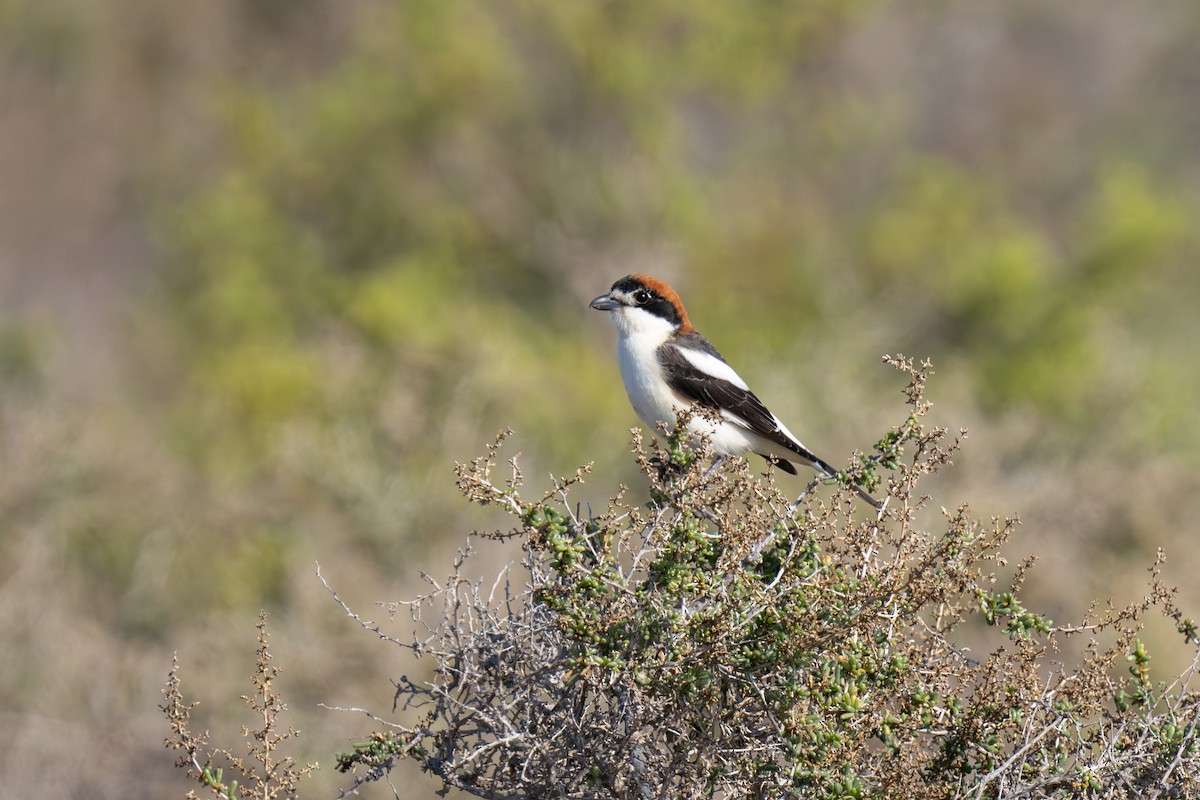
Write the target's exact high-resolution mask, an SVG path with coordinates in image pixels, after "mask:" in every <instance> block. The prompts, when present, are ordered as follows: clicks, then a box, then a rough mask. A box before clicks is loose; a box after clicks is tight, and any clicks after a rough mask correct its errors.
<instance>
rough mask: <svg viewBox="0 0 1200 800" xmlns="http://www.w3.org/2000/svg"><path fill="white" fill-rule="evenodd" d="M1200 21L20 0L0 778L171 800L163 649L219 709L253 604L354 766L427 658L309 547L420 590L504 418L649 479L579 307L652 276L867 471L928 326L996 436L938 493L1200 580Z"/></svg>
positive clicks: (868, 6) (316, 722)
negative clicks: (389, 641)
mask: <svg viewBox="0 0 1200 800" xmlns="http://www.w3.org/2000/svg"><path fill="white" fill-rule="evenodd" d="M1198 39H1200V7H1198V6H1196V5H1195V4H1192V3H1186V2H1161V3H1156V4H1152V5H1132V4H1126V3H1117V2H1101V3H1095V4H1086V6H1084V5H1080V6H1078V7H1076V5H1075V4H1062V3H1059V4H1045V3H1040V2H1035V1H1034V0H1008V1H1007V2H995V3H989V4H983V3H957V4H956V3H944V2H937V1H936V0H916V2H911V3H904V4H900V3H886V2H871V1H870V0H858V1H857V2H845V1H844V0H807V1H806V2H800V3H790V4H789V3H772V2H757V1H756V2H750V3H737V4H735V3H725V2H716V3H694V2H683V0H653V1H652V2H646V1H645V0H641V1H640V2H627V1H625V0H612V1H611V2H562V0H514V2H502V3H495V2H483V0H436V1H435V2H434V1H431V0H412V2H370V1H369V0H260V1H258V2H238V1H237V0H209V1H208V2H205V3H195V4H185V3H158V2H153V1H152V0H117V1H116V2H110V3H94V2H91V0H0V99H2V102H3V107H4V109H5V111H4V114H3V115H2V117H0V314H2V317H0V774H3V775H4V776H5V780H4V781H3V784H2V788H0V795H2V796H4V797H31V796H38V797H48V798H55V797H76V796H87V797H90V798H106V797H118V796H120V797H122V798H129V797H160V796H166V795H169V794H175V795H176V796H179V795H181V794H182V792H183V790H184V787H183V785H182V776H181V775H174V774H172V772H171V770H170V759H171V757H170V755H169V754H168V753H166V752H164V751H162V750H161V749H160V744H159V743H160V741H161V737H162V735H163V733H164V723H163V721H162V720H161V719H160V718H159V715H158V712H157V710H156V705H157V703H158V702H159V697H158V690H159V688H160V687H161V684H162V681H163V680H164V678H165V675H166V671H167V668H168V666H169V662H170V656H171V653H172V651H178V653H179V656H180V659H181V661H182V663H183V678H184V681H185V684H184V690H185V692H187V693H189V694H190V695H191V696H195V697H199V698H201V699H203V700H204V701H205V704H204V705H203V706H202V707H201V708H200V710H199V712H198V713H200V714H202V715H207V719H208V724H209V726H210V727H211V728H212V729H213V731H214V733H215V734H218V735H220V734H222V733H231V732H235V731H236V725H237V724H238V723H239V722H242V721H246V720H245V718H244V714H243V713H242V712H243V710H244V709H242V708H241V707H240V706H239V704H238V701H237V695H238V694H240V693H243V692H244V691H245V690H246V687H247V686H248V683H247V676H248V675H249V672H250V669H251V666H252V657H251V652H252V647H253V621H254V619H255V615H256V614H257V611H258V609H259V608H265V609H267V610H268V611H270V612H271V613H272V614H273V618H272V622H271V627H272V630H273V631H274V632H275V648H274V649H275V655H276V659H277V663H279V664H280V665H281V666H283V668H284V670H285V672H284V675H283V678H282V681H281V683H280V688H281V689H282V691H283V692H284V693H285V694H286V695H288V696H289V697H290V700H291V705H292V708H293V711H294V712H295V716H294V719H293V722H294V723H295V724H296V726H297V727H299V728H302V729H303V730H304V731H305V733H306V735H305V737H304V738H303V739H302V740H301V742H302V743H303V746H304V747H306V748H308V749H307V750H306V751H305V752H302V753H299V754H298V755H299V756H300V757H301V760H313V759H317V760H320V761H322V762H323V763H324V764H325V765H326V766H328V764H329V763H330V761H331V758H330V756H331V754H332V753H333V752H334V751H335V750H338V749H345V743H346V741H347V739H348V737H352V736H354V735H355V733H358V732H362V731H365V730H367V729H368V728H369V727H370V725H369V724H368V723H367V721H366V720H364V719H361V718H358V717H353V716H351V715H344V714H336V713H334V712H330V711H325V710H322V709H319V708H317V707H316V703H318V702H326V703H330V704H335V705H343V706H355V705H370V706H372V707H375V708H380V707H383V706H384V705H386V694H387V688H388V684H387V682H386V678H387V677H388V676H389V675H394V674H398V673H399V672H400V671H402V670H410V669H419V666H417V667H413V666H412V665H396V664H394V663H386V662H381V661H380V658H381V657H382V656H383V655H385V653H384V652H383V651H382V650H379V649H377V648H374V647H373V646H372V642H371V641H369V640H367V637H365V636H363V635H361V633H360V632H359V631H357V629H355V628H354V627H352V626H351V625H350V624H349V623H348V622H347V621H346V620H345V619H344V618H342V617H339V614H338V610H337V608H336V607H335V606H334V605H333V604H332V603H330V602H329V600H328V598H327V596H326V595H325V593H324V589H323V588H321V586H320V584H319V583H318V582H317V580H316V578H315V577H314V569H313V564H314V562H315V561H319V562H320V563H321V565H322V570H323V572H324V574H325V575H326V577H327V578H328V579H329V580H330V581H331V583H333V584H334V586H335V587H337V588H338V589H339V591H341V593H342V594H343V596H344V598H345V599H346V600H347V601H348V602H350V603H351V604H353V605H355V606H357V607H359V608H360V609H361V610H362V611H363V612H364V613H376V612H377V613H378V614H379V615H384V613H385V612H384V611H382V610H379V609H375V608H374V607H373V606H372V605H371V604H372V603H374V602H376V601H386V600H394V599H401V598H405V597H409V596H412V595H413V594H414V593H415V592H417V591H419V587H420V573H421V571H422V570H424V571H428V572H430V573H432V574H434V575H439V574H441V572H442V570H443V568H444V565H446V563H447V559H448V556H449V554H450V553H452V552H453V551H454V549H455V548H457V547H459V546H461V545H462V544H463V542H464V540H465V535H466V533H467V532H468V531H469V530H472V529H475V528H486V527H487V526H488V525H489V524H492V523H493V522H495V521H496V520H495V519H494V518H491V517H488V516H486V515H484V514H483V513H482V512H480V511H479V510H478V509H475V508H472V507H468V506H466V505H465V504H464V503H463V502H461V501H459V500H457V499H456V496H455V493H454V491H453V486H452V480H451V471H450V467H451V466H452V462H453V461H454V460H460V461H461V460H466V459H469V458H471V457H474V456H475V455H477V454H479V452H480V451H481V450H482V446H483V444H484V443H485V442H486V441H489V440H490V439H491V437H492V435H493V434H494V433H495V431H496V430H497V429H499V428H500V427H503V426H507V425H511V426H513V427H514V428H515V429H516V430H517V435H516V438H515V441H516V443H517V445H516V446H517V447H518V448H519V449H521V450H523V451H524V459H525V461H524V464H525V468H526V473H527V475H529V476H530V478H531V482H532V483H534V484H535V485H536V484H537V483H538V482H539V481H541V480H542V476H545V475H546V474H547V473H549V472H554V473H566V472H571V471H573V470H574V468H575V466H577V465H578V464H580V463H584V462H587V461H592V460H594V461H595V462H596V465H597V466H596V473H595V476H594V478H593V479H591V481H590V484H589V485H590V486H591V487H592V488H591V491H593V492H594V493H595V497H596V498H597V499H600V498H603V497H606V496H607V495H609V494H610V493H612V492H613V491H614V489H615V486H616V485H617V483H618V482H620V481H621V480H633V478H634V475H635V471H634V469H633V467H632V464H631V462H630V459H629V458H628V455H627V452H626V444H627V441H628V434H627V429H628V428H629V427H630V426H631V425H632V424H634V423H635V419H634V417H633V415H632V412H630V411H629V409H628V406H627V404H626V401H625V398H624V395H623V392H622V391H621V389H620V385H619V379H618V377H617V373H616V367H615V364H614V362H613V358H612V355H611V348H612V339H613V334H612V331H611V330H610V328H609V326H608V324H607V322H606V321H605V320H604V319H603V318H602V317H601V316H600V315H598V314H593V313H591V312H589V311H587V309H586V303H587V300H588V299H590V298H591V297H593V296H595V295H597V294H599V293H601V292H602V291H603V290H605V289H606V288H607V286H608V285H609V284H610V283H611V282H612V281H613V280H614V279H615V278H617V277H620V276H621V275H623V274H625V273H627V272H632V271H646V272H651V273H653V274H656V275H659V276H661V277H664V278H666V279H668V280H669V281H671V282H672V283H673V284H674V285H675V286H676V288H678V289H679V290H680V292H681V294H682V295H683V297H684V298H685V300H686V301H687V303H688V307H689V309H690V311H691V312H692V314H693V316H694V318H695V320H696V321H697V322H698V323H699V324H700V327H701V329H702V330H703V331H704V332H705V333H706V334H708V335H709V336H710V338H712V339H713V340H714V341H715V342H716V343H717V344H718V346H719V347H721V349H722V350H723V352H724V353H725V354H726V356H727V357H729V358H730V360H731V361H733V362H734V363H736V364H737V365H738V367H739V370H740V371H741V372H742V373H743V375H744V376H745V377H746V378H747V379H748V380H749V382H750V383H751V384H752V385H754V386H756V387H757V388H758V389H759V394H760V395H761V396H763V398H764V399H765V400H766V401H767V402H768V403H769V404H770V405H771V406H772V408H774V409H775V410H777V411H778V413H779V414H780V416H781V417H783V418H784V419H785V420H787V421H788V422H789V425H790V426H791V427H793V429H795V430H796V431H797V432H798V433H799V434H800V435H801V436H802V437H803V438H804V439H805V440H806V442H807V443H809V444H810V445H811V446H813V447H814V448H815V449H817V450H818V451H819V452H821V453H823V454H825V457H826V458H828V459H830V460H832V461H834V462H835V463H838V462H839V461H843V460H845V458H846V456H847V455H848V454H849V452H850V451H851V450H852V449H854V448H865V447H868V446H869V444H870V442H871V441H873V440H874V438H875V437H877V436H878V435H879V434H880V433H881V432H882V431H883V429H884V427H885V426H886V425H887V424H890V423H891V422H892V421H894V417H895V416H896V414H897V413H898V412H899V409H900V397H899V395H898V393H897V392H898V390H899V388H900V386H899V385H898V384H896V378H895V376H894V374H893V373H892V371H891V370H890V369H887V368H885V367H882V366H881V365H880V364H879V355H880V354H882V353H884V352H892V353H894V352H898V351H902V352H904V353H906V354H911V355H915V356H921V357H923V356H929V357H931V358H932V359H933V360H934V363H935V368H936V370H937V373H938V376H937V377H936V378H935V381H934V383H933V386H932V389H931V395H932V398H933V399H934V400H935V402H936V403H937V405H938V408H939V414H938V416H939V420H938V421H940V422H941V423H942V424H945V425H948V426H951V427H958V426H960V425H967V426H969V427H970V429H971V440H970V442H969V443H968V445H967V449H966V452H965V455H964V457H963V459H962V461H961V463H960V465H959V467H958V469H956V470H955V471H954V473H953V474H952V475H949V476H947V478H946V479H944V480H943V481H942V484H941V487H942V490H943V491H944V494H943V495H941V496H939V497H936V498H935V500H934V506H935V507H936V506H937V505H938V504H941V503H944V504H946V505H951V506H952V505H956V504H957V503H958V502H960V501H963V500H967V501H970V502H971V503H972V505H973V507H974V508H976V509H977V510H978V511H980V512H981V513H984V514H988V513H996V514H1001V513H1009V512H1015V513H1019V514H1021V516H1022V517H1023V519H1024V520H1025V528H1024V535H1019V536H1018V544H1019V546H1020V549H1019V550H1018V551H1017V552H1016V553H1015V555H1016V556H1020V555H1022V554H1024V553H1027V552H1035V553H1038V554H1040V555H1041V556H1042V557H1043V562H1042V564H1041V565H1040V567H1039V568H1037V569H1035V574H1034V578H1033V586H1032V594H1031V597H1032V598H1034V599H1040V601H1041V603H1042V606H1043V608H1045V609H1046V610H1047V611H1048V613H1049V614H1050V615H1051V616H1053V617H1054V618H1055V619H1064V620H1065V619H1070V618H1077V617H1079V616H1081V615H1082V614H1083V612H1084V610H1085V609H1086V607H1087V605H1088V603H1089V602H1090V601H1091V600H1092V599H1093V598H1098V599H1101V600H1103V599H1106V598H1107V597H1109V596H1116V597H1117V598H1118V599H1119V600H1122V601H1125V600H1128V599H1130V598H1132V597H1135V596H1137V595H1139V594H1140V592H1141V591H1142V588H1141V587H1142V581H1143V578H1144V567H1145V566H1148V565H1149V563H1150V561H1151V560H1152V558H1153V553H1154V551H1155V549H1156V548H1158V547H1165V548H1167V550H1168V554H1169V556H1170V559H1171V560H1170V562H1169V564H1168V571H1167V573H1168V577H1169V578H1171V579H1173V580H1174V581H1175V582H1176V583H1178V584H1180V585H1181V587H1182V589H1183V597H1182V599H1181V603H1182V605H1183V606H1184V608H1185V610H1187V609H1189V608H1190V609H1192V610H1194V609H1195V608H1196V606H1197V604H1200V589H1198V588H1197V587H1196V584H1195V580H1194V577H1193V576H1194V575H1196V574H1197V572H1198V571H1200V556H1198V555H1197V554H1196V553H1195V552H1194V550H1195V545H1194V542H1195V541H1196V536H1197V533H1200V526H1198V525H1197V523H1196V518H1197V514H1196V512H1197V511H1198V510H1200V504H1198V501H1197V500H1196V490H1197V488H1198V487H1197V483H1198V482H1197V478H1196V476H1197V471H1198V467H1200V456H1197V453H1198V452H1200V425H1198V424H1197V422H1198V414H1197V411H1196V405H1197V397H1198V396H1200V349H1198V348H1197V346H1196V338H1197V334H1198V332H1200V322H1198V321H1200V311H1198V308H1200V271H1198V268H1197V261H1198V256H1200V239H1198V236H1197V232H1196V224H1195V221H1196V219H1197V214H1198V212H1200V160H1197V158H1196V147H1195V145H1196V142H1197V141H1200V103H1197V100H1196V97H1197V89H1198V87H1200V54H1197V52H1196V49H1195V46H1194V43H1195V42H1196V41H1197V40H1198ZM635 491H636V489H635ZM482 555H483V560H482V561H481V563H480V565H479V568H480V570H481V572H483V571H486V570H487V569H488V568H490V567H494V566H495V565H499V564H500V563H503V562H504V561H506V560H507V559H509V558H511V557H512V555H513V553H512V552H511V551H506V550H504V549H503V548H501V547H500V546H496V547H495V549H494V550H489V551H487V552H485V553H483V554H482ZM50 764H52V765H53V767H52V768H51V766H50ZM336 783H337V781H336V777H335V776H334V775H333V774H332V771H331V770H329V769H328V768H326V769H325V770H323V771H322V774H321V776H320V778H319V779H318V781H317V782H316V784H314V789H313V791H312V794H311V796H329V794H330V793H331V792H332V788H331V787H332V786H334V785H335V784H336ZM433 788H434V787H433V786H432V784H430V783H427V782H424V781H423V780H421V779H417V780H415V781H414V782H413V783H412V785H411V786H409V787H406V788H405V789H404V790H403V791H406V792H409V794H407V795H405V796H411V797H428V796H431V794H432V789H433ZM322 791H323V792H324V794H322Z"/></svg>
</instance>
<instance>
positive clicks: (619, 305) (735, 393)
mask: <svg viewBox="0 0 1200 800" xmlns="http://www.w3.org/2000/svg"><path fill="white" fill-rule="evenodd" d="M591 307H592V308H594V309H596V310H597V311H606V312H608V314H609V319H611V320H612V322H613V324H614V325H615V326H616V328H617V362H618V364H619V366H620V370H621V380H622V382H623V383H624V384H625V392H626V394H628V395H629V402H630V404H631V405H632V406H633V410H634V412H636V413H637V415H638V417H640V418H641V419H642V421H643V422H645V423H646V424H647V425H649V426H650V427H651V428H656V427H657V426H658V425H660V424H662V425H664V426H666V427H667V428H671V427H674V425H675V422H676V413H677V412H678V411H683V410H688V409H691V408H693V407H695V406H699V407H701V408H703V409H708V410H709V411H710V412H712V414H711V416H712V417H713V419H705V418H704V417H703V416H695V417H693V418H692V420H691V421H690V423H689V430H690V431H691V433H693V434H700V435H707V436H708V438H709V442H710V444H711V447H712V451H713V453H714V454H715V455H717V456H719V457H725V456H735V455H742V454H745V453H750V452H753V453H757V454H759V455H761V456H762V457H763V458H765V459H767V461H769V462H771V463H773V464H775V465H776V466H778V467H779V468H780V469H782V470H784V471H785V472H788V473H791V474H792V475H795V474H797V472H796V466H795V463H800V464H804V465H807V466H809V467H811V468H813V469H814V470H816V471H817V472H818V473H819V474H820V475H821V476H823V477H828V478H832V477H835V476H836V475H837V470H835V469H834V468H833V467H832V466H830V464H829V463H828V462H827V461H825V460H823V459H821V458H820V457H818V456H817V455H816V454H815V453H813V451H812V450H810V449H808V447H806V446H805V445H804V443H803V442H801V441H800V440H799V439H798V438H797V437H796V435H795V434H793V433H792V432H791V431H790V430H788V429H787V426H786V425H784V424H783V422H782V421H780V419H779V417H777V416H775V414H773V413H772V412H771V411H770V410H769V409H768V408H767V407H766V406H765V405H764V404H763V402H762V401H761V400H759V399H758V396H757V395H755V394H754V392H752V391H750V387H749V386H747V385H746V382H745V381H744V380H742V377H741V376H740V375H738V374H737V372H736V371H735V370H734V369H733V367H731V366H730V365H729V362H728V361H726V360H725V358H724V356H722V355H721V353H720V352H718V350H717V348H716V347H714V346H713V344H712V343H711V342H710V341H709V340H708V339H706V338H705V337H704V336H703V335H701V334H700V332H699V331H697V330H696V329H695V328H693V327H692V322H691V320H690V319H689V318H688V313H687V311H686V310H685V309H684V307H683V302H682V301H681V300H680V299H679V295H678V294H676V293H675V290H674V289H672V288H671V287H670V286H668V285H667V284H666V283H664V282H663V281H661V280H658V279H657V278H652V277H650V276H649V275H643V274H640V273H635V274H633V275H626V276H625V277H624V278H621V279H620V280H618V281H617V282H616V283H614V284H613V285H612V288H611V289H609V291H608V293H606V294H602V295H600V296H599V297H597V298H596V299H594V300H592V302H591ZM793 462H795V463H793ZM853 489H854V490H855V491H856V492H857V493H858V494H859V496H861V497H862V498H863V499H864V500H866V501H867V502H868V503H870V504H871V505H872V506H873V507H875V508H876V509H881V508H882V506H883V504H882V503H880V502H879V501H877V500H876V499H875V498H873V497H872V496H871V495H870V494H868V493H867V492H866V491H864V490H863V489H862V488H861V487H858V486H855V487H853Z"/></svg>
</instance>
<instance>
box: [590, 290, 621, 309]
mask: <svg viewBox="0 0 1200 800" xmlns="http://www.w3.org/2000/svg"><path fill="white" fill-rule="evenodd" d="M622 305H623V304H622V303H621V301H620V300H616V299H614V298H613V296H612V293H611V292H610V293H608V294H602V295H600V296H599V297H597V298H596V299H595V300H593V301H592V302H591V306H592V308H594V309H596V310H597V311H612V310H613V309H617V308H620V307H621V306H622Z"/></svg>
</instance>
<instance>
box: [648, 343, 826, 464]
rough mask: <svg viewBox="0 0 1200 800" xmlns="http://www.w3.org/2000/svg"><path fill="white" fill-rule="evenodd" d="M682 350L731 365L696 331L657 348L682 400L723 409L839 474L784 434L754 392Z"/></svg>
mask: <svg viewBox="0 0 1200 800" xmlns="http://www.w3.org/2000/svg"><path fill="white" fill-rule="evenodd" d="M683 347H686V348H690V349H692V350H698V351H700V352H702V353H706V354H707V355H710V356H713V357H715V358H718V359H720V360H721V361H722V362H723V363H725V364H728V363H729V362H728V361H725V358H724V357H723V356H722V355H721V354H720V353H719V352H717V348H715V347H713V346H712V344H711V343H710V342H709V341H708V340H707V339H705V338H704V337H703V336H701V335H700V334H698V333H696V332H694V331H693V332H690V333H685V334H682V335H680V336H679V337H677V338H676V339H675V340H674V341H672V342H668V343H666V344H664V345H663V346H662V347H660V348H658V357H659V359H660V360H661V361H662V364H663V367H664V372H665V373H666V377H667V383H668V384H670V386H671V388H672V389H674V390H675V391H676V392H678V393H679V394H680V395H681V396H682V397H683V398H685V399H686V400H689V401H690V402H693V403H699V404H700V405H702V406H707V407H708V408H712V409H724V410H726V411H728V412H729V413H731V414H733V415H734V416H735V417H737V418H738V420H739V421H741V423H742V424H743V425H744V426H745V427H746V428H747V429H749V430H751V431H753V432H754V433H757V434H758V435H759V436H761V437H763V438H764V439H767V440H769V441H772V442H775V443H776V444H778V445H781V446H782V447H785V448H787V449H788V450H790V451H792V452H793V453H795V454H796V455H797V456H799V457H800V458H801V459H803V460H805V461H807V462H808V463H810V464H812V465H813V466H815V467H816V468H817V469H819V470H822V471H824V472H826V473H828V474H830V475H832V474H833V473H834V472H836V470H834V468H833V467H831V466H829V464H827V463H825V462H824V461H822V460H821V459H820V458H818V457H817V456H816V454H815V453H813V452H812V451H811V450H809V449H808V448H807V447H805V446H804V445H802V444H800V443H799V442H797V441H796V440H794V439H792V438H791V437H790V436H788V435H787V434H786V433H784V432H783V430H782V429H781V428H780V427H779V423H778V422H777V421H776V419H775V417H774V415H772V414H771V412H770V411H768V410H767V407H766V406H765V405H763V402H762V401H761V400H759V399H758V397H757V396H756V395H755V394H754V392H752V391H750V390H749V389H743V388H742V387H740V386H738V385H736V384H733V383H730V382H729V381H727V380H723V379H721V378H717V377H714V376H712V375H709V374H708V373H707V372H703V371H701V370H699V369H697V368H696V367H695V365H693V364H692V362H691V361H688V359H687V357H686V356H684V355H683V353H681V352H680V348H683ZM779 464H780V466H781V467H782V468H783V469H787V466H791V465H790V464H787V462H779ZM784 465H787V466H784ZM789 471H790V472H792V473H793V474H794V472H795V470H794V469H793V470H789Z"/></svg>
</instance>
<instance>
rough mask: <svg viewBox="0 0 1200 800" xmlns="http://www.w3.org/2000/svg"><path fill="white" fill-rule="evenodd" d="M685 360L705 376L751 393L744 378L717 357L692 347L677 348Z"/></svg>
mask: <svg viewBox="0 0 1200 800" xmlns="http://www.w3.org/2000/svg"><path fill="white" fill-rule="evenodd" d="M675 349H676V350H678V351H679V352H680V353H681V354H682V355H683V357H684V358H686V359H687V360H688V362H689V363H691V365H692V366H693V367H695V368H696V369H698V370H700V371H701V372H703V373H704V374H705V375H711V376H712V377H714V378H719V379H720V380H723V381H728V382H729V383H732V384H733V385H734V386H736V387H738V388H739V389H745V390H746V391H747V392H748V391H750V387H749V386H747V385H746V382H745V381H744V380H742V376H741V375H738V374H737V373H736V372H734V371H733V367H731V366H729V365H728V364H726V363H725V362H724V361H722V360H721V359H719V358H717V357H716V356H712V355H709V354H708V353H705V352H702V351H700V350H692V349H691V348H690V347H678V346H677V347H676V348H675Z"/></svg>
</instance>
